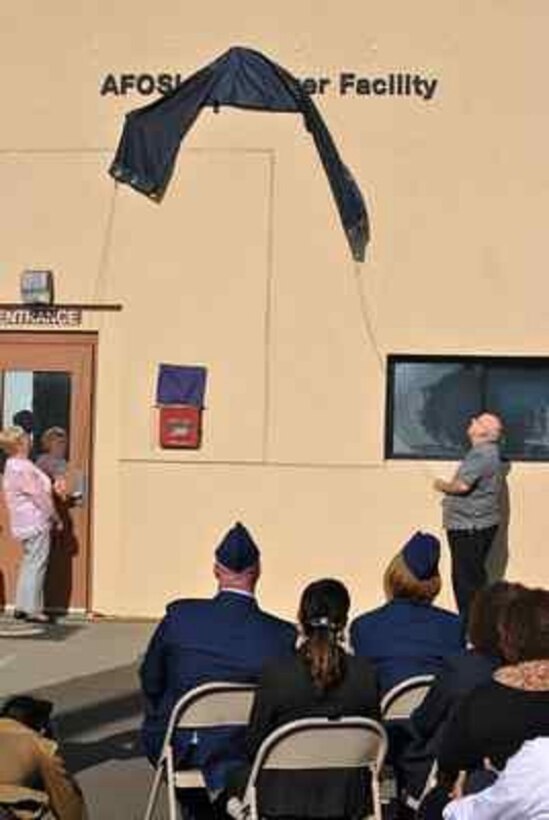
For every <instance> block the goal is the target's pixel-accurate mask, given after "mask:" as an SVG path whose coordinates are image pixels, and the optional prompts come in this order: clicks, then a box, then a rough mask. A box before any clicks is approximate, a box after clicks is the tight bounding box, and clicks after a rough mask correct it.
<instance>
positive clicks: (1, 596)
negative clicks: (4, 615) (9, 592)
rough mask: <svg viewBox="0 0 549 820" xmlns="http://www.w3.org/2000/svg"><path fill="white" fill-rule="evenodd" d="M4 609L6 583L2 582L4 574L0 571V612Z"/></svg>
mask: <svg viewBox="0 0 549 820" xmlns="http://www.w3.org/2000/svg"><path fill="white" fill-rule="evenodd" d="M5 608H6V583H5V581H4V573H3V572H2V570H1V569H0V612H3V611H4V610H5Z"/></svg>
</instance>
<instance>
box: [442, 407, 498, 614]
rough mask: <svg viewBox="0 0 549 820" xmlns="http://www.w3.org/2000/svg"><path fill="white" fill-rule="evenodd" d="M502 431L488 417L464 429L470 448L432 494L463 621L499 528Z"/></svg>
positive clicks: (480, 585)
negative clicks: (438, 498)
mask: <svg viewBox="0 0 549 820" xmlns="http://www.w3.org/2000/svg"><path fill="white" fill-rule="evenodd" d="M502 431H503V424H502V422H501V419H500V418H499V417H498V416H495V415H493V414H492V413H482V414H481V415H480V416H476V417H474V418H472V419H471V422H470V424H469V427H468V428H467V437H468V438H469V441H470V442H471V448H470V450H469V451H468V453H467V454H466V456H465V458H464V460H463V461H462V462H461V464H460V465H459V467H458V469H457V471H456V473H455V475H454V477H453V478H452V479H451V481H444V480H443V479H441V478H437V479H436V480H435V482H434V488H435V490H437V491H438V492H441V493H443V494H444V498H443V501H442V511H443V526H444V529H445V530H446V534H447V537H448V544H449V547H450V554H451V559H452V585H453V588H454V595H455V598H456V603H457V606H458V609H459V612H460V614H461V615H463V617H464V619H465V620H466V619H467V614H468V610H469V604H470V602H471V599H472V597H473V595H474V594H475V592H476V591H477V590H478V589H482V588H483V587H484V586H486V583H487V576H486V559H487V557H488V553H489V552H490V548H491V546H492V544H493V542H494V538H495V536H496V532H497V529H498V525H499V522H500V516H501V495H502V486H503V478H504V473H505V470H504V466H503V464H502V461H501V456H500V450H499V440H500V438H501V434H502Z"/></svg>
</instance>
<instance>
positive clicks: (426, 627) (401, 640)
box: [351, 598, 464, 693]
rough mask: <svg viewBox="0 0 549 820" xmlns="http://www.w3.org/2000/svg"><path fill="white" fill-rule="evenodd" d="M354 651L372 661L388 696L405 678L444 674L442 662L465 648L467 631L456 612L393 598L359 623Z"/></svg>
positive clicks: (353, 631)
mask: <svg viewBox="0 0 549 820" xmlns="http://www.w3.org/2000/svg"><path fill="white" fill-rule="evenodd" d="M351 645H352V647H353V649H354V651H355V654H356V655H358V656H360V657H365V658H368V659H369V660H371V661H372V663H373V664H374V666H375V668H376V670H377V674H378V678H379V685H380V688H381V691H382V692H383V693H385V692H387V691H388V690H389V689H391V688H392V687H393V686H395V685H396V684H397V683H400V682H401V681H403V680H405V679H406V678H411V677H413V676H415V675H436V674H437V673H438V672H440V670H441V668H442V662H443V659H444V658H445V657H446V656H447V655H455V654H456V653H458V652H460V651H461V649H462V648H463V645H464V641H463V627H462V622H461V620H460V618H459V617H458V616H457V615H454V613H453V612H447V611H446V610H445V609H439V608H438V607H436V606H433V605H432V604H427V603H417V602H414V601H409V600H405V599H403V598H395V599H394V600H393V601H390V602H389V603H387V604H385V605H384V606H381V607H379V609H374V610H373V611H372V612H366V613H365V614H364V615H360V616H359V617H358V618H355V620H354V621H353V623H352V624H351Z"/></svg>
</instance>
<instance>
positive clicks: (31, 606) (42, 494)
mask: <svg viewBox="0 0 549 820" xmlns="http://www.w3.org/2000/svg"><path fill="white" fill-rule="evenodd" d="M0 447H1V448H2V449H3V450H4V451H5V452H6V453H7V455H8V459H7V461H6V465H5V468H4V478H3V485H2V486H3V490H4V497H5V500H6V507H7V509H8V513H9V519H10V528H11V532H12V535H13V537H14V538H17V539H18V540H19V541H20V542H21V545H22V548H23V560H22V563H21V567H20V569H19V576H18V579H17V589H16V593H15V612H14V615H15V617H16V618H19V619H22V620H27V621H33V622H38V623H47V621H48V618H47V616H46V615H45V614H44V611H43V610H44V580H45V576H46V569H47V566H48V557H49V552H50V532H51V527H52V524H55V526H60V523H59V517H58V515H57V513H56V511H55V507H54V504H53V501H52V485H51V481H50V479H49V478H48V476H47V475H46V474H45V473H43V472H42V471H41V470H39V469H38V467H35V465H34V464H33V463H32V461H31V460H30V458H29V453H30V448H31V441H30V438H29V436H28V435H27V433H25V431H24V430H23V428H22V427H9V428H8V429H6V430H3V431H2V432H1V433H0Z"/></svg>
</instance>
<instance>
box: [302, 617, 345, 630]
mask: <svg viewBox="0 0 549 820" xmlns="http://www.w3.org/2000/svg"><path fill="white" fill-rule="evenodd" d="M307 624H308V626H310V627H312V628H313V629H330V630H339V626H338V625H337V624H335V623H333V621H330V619H329V618H328V617H327V615H322V616H321V617H320V618H311V620H310V621H308V622H307Z"/></svg>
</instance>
